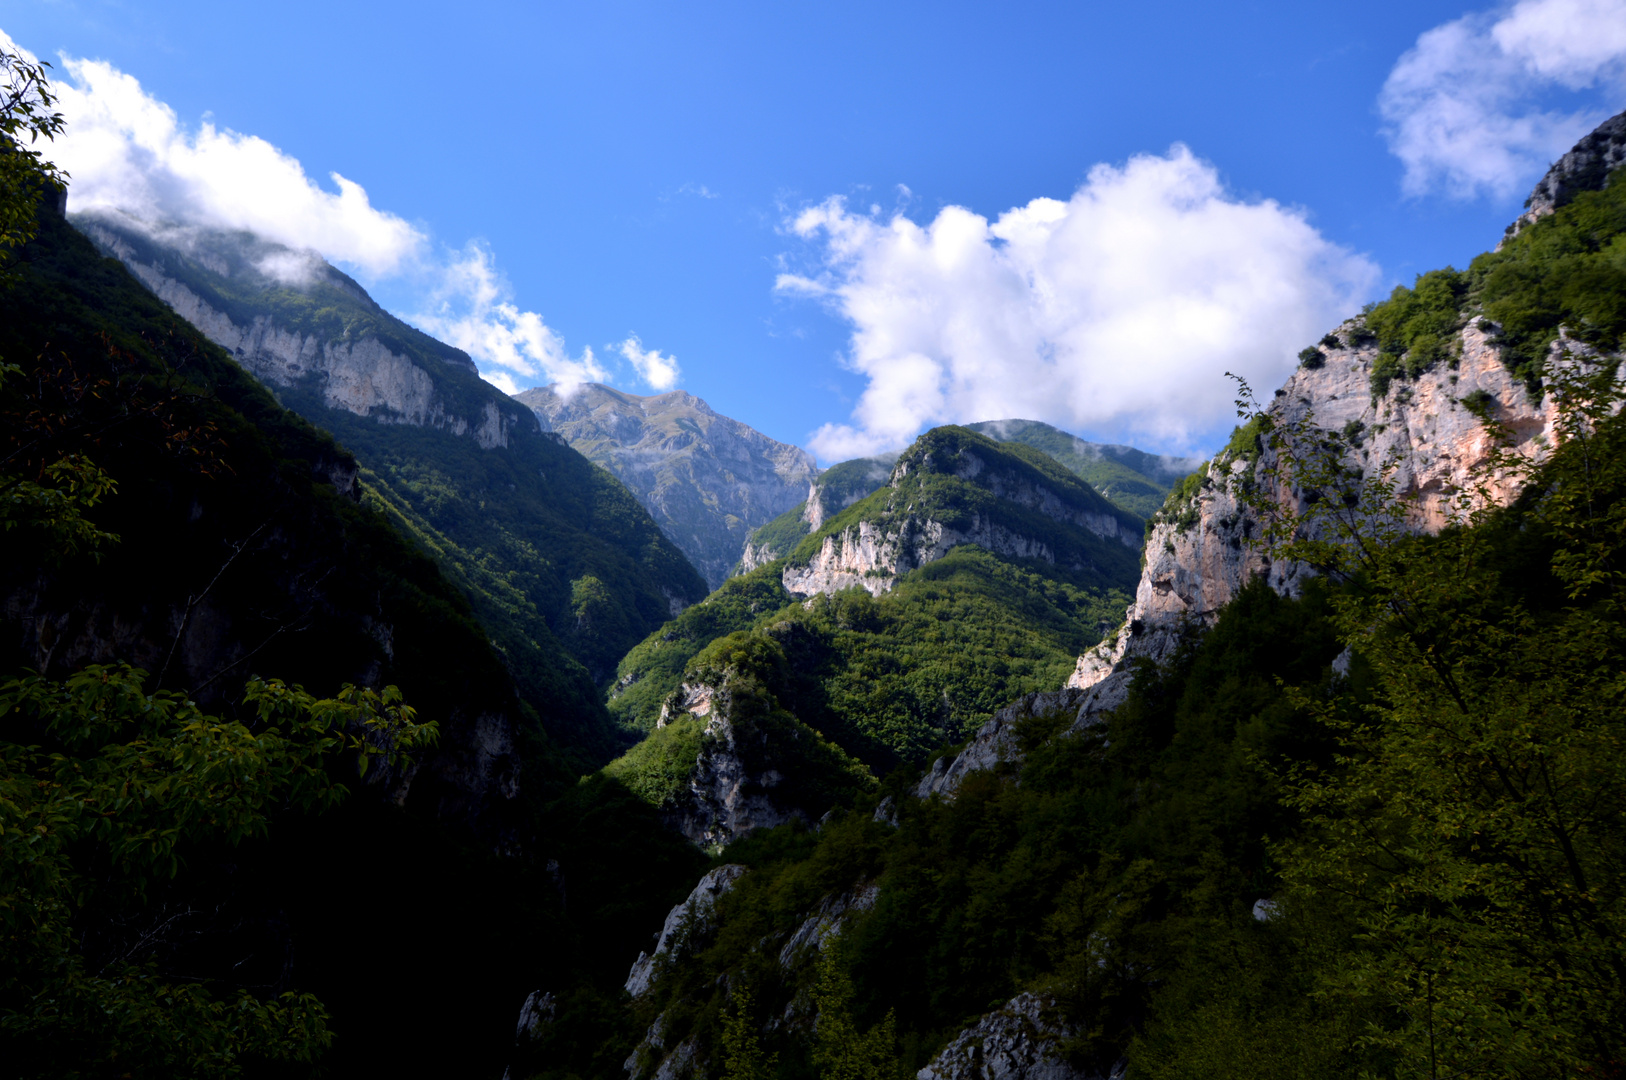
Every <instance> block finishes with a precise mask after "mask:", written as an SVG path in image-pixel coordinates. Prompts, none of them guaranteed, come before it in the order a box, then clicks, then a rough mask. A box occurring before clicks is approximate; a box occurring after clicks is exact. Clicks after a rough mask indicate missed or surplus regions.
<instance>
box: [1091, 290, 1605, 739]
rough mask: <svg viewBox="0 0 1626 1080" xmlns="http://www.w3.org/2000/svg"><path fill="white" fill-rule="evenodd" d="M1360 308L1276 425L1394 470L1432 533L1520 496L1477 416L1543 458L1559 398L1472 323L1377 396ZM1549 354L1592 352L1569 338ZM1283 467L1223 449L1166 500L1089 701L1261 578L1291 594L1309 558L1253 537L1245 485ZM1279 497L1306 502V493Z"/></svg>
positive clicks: (1300, 382)
mask: <svg viewBox="0 0 1626 1080" xmlns="http://www.w3.org/2000/svg"><path fill="white" fill-rule="evenodd" d="M1362 330H1363V327H1362V324H1361V321H1360V320H1359V319H1352V320H1350V321H1348V322H1346V323H1344V324H1343V325H1342V326H1340V327H1339V328H1338V330H1337V331H1335V333H1334V334H1333V335H1330V337H1332V338H1336V339H1337V341H1338V342H1339V344H1338V345H1336V346H1333V345H1328V346H1326V347H1324V349H1323V351H1322V356H1323V360H1322V362H1321V364H1320V365H1319V366H1317V367H1314V368H1302V367H1301V368H1300V369H1299V370H1297V371H1296V372H1294V374H1293V375H1292V376H1291V377H1289V378H1288V380H1287V382H1286V384H1284V385H1283V387H1282V388H1281V389H1280V390H1278V391H1277V392H1276V396H1275V399H1274V402H1273V404H1272V405H1271V407H1270V414H1271V415H1272V417H1273V418H1274V419H1275V422H1276V424H1277V427H1278V429H1280V430H1284V431H1291V430H1294V429H1295V426H1297V425H1304V424H1310V425H1313V426H1314V427H1315V428H1317V429H1320V430H1321V431H1323V432H1328V433H1332V434H1333V435H1334V436H1335V438H1336V439H1337V440H1339V441H1341V443H1342V444H1343V447H1344V450H1343V456H1344V461H1345V463H1346V464H1347V465H1349V466H1351V467H1353V468H1355V469H1357V470H1358V471H1359V473H1360V475H1361V476H1362V477H1363V478H1364V479H1366V480H1371V479H1374V478H1376V477H1377V475H1378V474H1379V472H1380V471H1381V470H1388V473H1387V475H1388V479H1389V480H1390V482H1391V483H1392V484H1393V489H1394V493H1395V494H1396V495H1398V496H1400V497H1403V498H1407V499H1409V500H1410V501H1411V524H1412V526H1413V527H1415V528H1417V529H1418V530H1420V531H1426V532H1435V531H1438V530H1439V529H1440V528H1442V527H1443V526H1444V525H1446V524H1447V523H1448V522H1449V521H1451V520H1452V519H1453V517H1454V515H1455V514H1456V513H1457V512H1458V504H1459V500H1460V499H1461V498H1463V497H1464V494H1465V493H1468V494H1470V495H1471V493H1472V492H1473V490H1474V489H1475V488H1476V487H1478V488H1481V489H1483V491H1484V492H1485V493H1486V494H1487V495H1488V496H1489V497H1490V498H1491V499H1492V500H1493V501H1496V502H1500V503H1505V502H1507V501H1508V500H1510V499H1511V498H1513V496H1514V495H1516V494H1517V491H1516V487H1515V483H1514V481H1513V480H1512V479H1511V478H1510V477H1506V476H1492V477H1487V476H1484V475H1483V473H1484V469H1485V466H1486V464H1487V462H1488V461H1489V460H1490V457H1491V453H1492V451H1493V449H1494V448H1495V441H1494V439H1495V437H1494V435H1493V433H1492V431H1491V430H1490V428H1489V427H1488V426H1487V425H1486V423H1485V420H1484V418H1483V415H1482V414H1485V413H1486V412H1487V411H1488V412H1489V413H1493V414H1494V416H1495V418H1496V420H1497V422H1498V423H1499V424H1501V425H1502V427H1503V428H1504V430H1506V431H1507V432H1508V433H1510V434H1511V435H1512V437H1513V440H1514V447H1515V449H1516V451H1517V452H1518V453H1521V454H1524V455H1537V454H1540V453H1542V452H1543V449H1544V447H1546V446H1550V445H1552V442H1553V439H1554V430H1553V424H1554V421H1555V419H1556V416H1557V412H1556V406H1555V405H1554V403H1553V400H1552V398H1551V396H1550V395H1549V396H1547V397H1544V398H1543V399H1542V400H1541V401H1540V402H1535V401H1532V399H1531V395H1530V393H1529V391H1528V389H1527V388H1526V387H1525V386H1524V384H1523V383H1521V382H1520V381H1519V380H1517V379H1515V378H1514V376H1513V374H1512V373H1511V372H1510V371H1509V370H1508V368H1507V367H1506V366H1505V365H1504V364H1503V363H1502V359H1501V356H1500V349H1499V347H1498V346H1497V344H1496V342H1495V336H1496V327H1495V326H1494V325H1492V324H1490V323H1488V322H1486V321H1485V320H1482V319H1474V320H1470V322H1469V323H1468V325H1466V326H1465V327H1463V328H1462V330H1461V331H1460V332H1459V334H1458V345H1459V347H1460V352H1459V353H1458V358H1457V363H1456V366H1455V367H1454V368H1453V367H1450V366H1448V365H1445V364H1441V365H1438V366H1437V367H1436V368H1434V369H1432V370H1429V371H1426V372H1424V373H1422V374H1421V375H1419V376H1418V377H1417V378H1416V379H1413V380H1407V381H1402V380H1399V379H1396V380H1394V381H1393V382H1392V383H1391V384H1390V385H1389V387H1388V389H1387V392H1386V393H1384V394H1383V395H1382V396H1381V397H1376V396H1374V394H1373V392H1372V381H1371V376H1372V365H1373V363H1374V361H1375V360H1376V359H1377V346H1376V344H1375V343H1373V342H1372V341H1371V340H1370V339H1369V338H1368V337H1366V336H1365V335H1364V334H1363V332H1362ZM1553 349H1554V353H1555V355H1557V354H1560V353H1562V352H1564V351H1569V352H1570V353H1572V354H1575V355H1585V354H1590V353H1591V352H1592V350H1591V349H1589V348H1588V347H1587V346H1585V345H1582V344H1580V343H1578V342H1574V341H1570V340H1568V339H1564V338H1561V339H1560V340H1559V341H1558V342H1555V343H1554V346H1553ZM1275 465H1276V454H1275V451H1273V450H1271V449H1270V448H1269V447H1268V446H1266V447H1261V448H1258V449H1256V450H1254V451H1252V452H1248V453H1243V454H1240V455H1237V454H1221V455H1219V456H1218V457H1216V458H1215V459H1214V460H1213V461H1212V462H1210V463H1209V465H1208V466H1207V469H1206V471H1205V473H1204V475H1203V477H1202V481H1201V483H1200V484H1199V485H1198V487H1197V489H1196V490H1195V491H1194V492H1193V493H1192V495H1191V496H1190V498H1189V500H1188V501H1187V503H1186V504H1184V505H1182V506H1177V507H1170V508H1167V509H1166V510H1165V511H1164V512H1163V513H1162V514H1160V515H1159V519H1157V520H1156V524H1155V525H1154V527H1153V529H1152V532H1151V535H1150V536H1149V537H1148V539H1147V546H1146V561H1145V568H1144V570H1143V571H1142V574H1141V580H1140V584H1139V585H1138V586H1137V588H1136V590H1135V602H1134V604H1132V605H1131V606H1130V608H1129V610H1128V612H1127V613H1126V616H1125V619H1124V624H1123V626H1122V627H1121V628H1120V629H1119V631H1118V633H1117V634H1115V635H1114V636H1112V637H1110V638H1108V639H1107V640H1106V641H1104V642H1102V643H1101V644H1100V645H1098V646H1096V647H1095V648H1094V649H1091V650H1089V651H1088V652H1086V653H1085V654H1084V655H1083V656H1081V657H1079V660H1078V666H1077V668H1076V669H1075V670H1074V672H1073V675H1072V677H1071V678H1069V679H1068V682H1067V685H1068V686H1070V687H1075V688H1078V689H1081V690H1094V691H1095V693H1096V695H1097V697H1096V700H1095V703H1094V709H1096V710H1104V709H1110V708H1112V707H1114V706H1116V705H1117V704H1119V703H1121V702H1122V700H1123V697H1124V695H1125V693H1126V692H1127V689H1128V679H1129V671H1128V669H1129V667H1130V665H1129V664H1128V663H1126V661H1130V660H1133V659H1135V658H1138V657H1143V658H1146V659H1149V660H1153V661H1162V660H1164V659H1166V658H1167V657H1168V656H1169V655H1170V654H1171V653H1172V652H1173V650H1174V648H1175V647H1176V646H1177V645H1178V643H1179V641H1180V639H1181V636H1182V635H1183V634H1184V633H1186V632H1188V631H1192V630H1201V629H1204V628H1206V627H1208V626H1210V625H1212V624H1213V622H1214V620H1215V619H1216V618H1217V617H1218V615H1219V612H1220V609H1221V608H1223V607H1224V606H1225V605H1226V604H1227V603H1229V602H1230V601H1231V599H1232V598H1234V597H1235V596H1236V595H1237V593H1238V592H1240V591H1241V589H1242V587H1243V586H1244V585H1246V584H1247V583H1248V582H1249V581H1250V580H1252V579H1253V578H1254V577H1256V576H1264V577H1265V578H1266V579H1267V580H1268V581H1269V582H1270V584H1271V586H1272V587H1273V588H1275V589H1276V590H1278V591H1279V592H1282V593H1284V594H1287V595H1294V594H1296V593H1297V591H1298V589H1299V587H1300V586H1301V585H1302V582H1303V579H1304V576H1305V575H1306V574H1307V573H1309V571H1308V570H1307V568H1305V567H1303V566H1301V565H1299V564H1296V563H1291V562H1281V561H1275V562H1273V561H1272V560H1271V558H1270V556H1269V555H1268V553H1266V552H1265V551H1264V550H1263V549H1262V548H1260V547H1259V546H1257V545H1256V543H1254V541H1256V540H1257V539H1258V538H1259V537H1260V536H1261V530H1262V528H1263V522H1262V521H1261V520H1260V519H1259V516H1258V513H1257V512H1256V511H1255V510H1254V509H1253V508H1252V507H1251V506H1250V505H1248V503H1247V502H1246V501H1244V500H1243V499H1242V498H1241V497H1240V495H1239V491H1240V489H1241V487H1242V485H1243V484H1244V483H1245V482H1247V481H1250V480H1251V481H1252V482H1253V483H1256V484H1265V483H1268V482H1270V477H1271V471H1272V469H1273V468H1274V466H1275ZM1276 497H1277V498H1278V499H1279V500H1280V501H1282V502H1284V504H1285V505H1287V506H1289V507H1290V508H1291V509H1294V510H1303V509H1304V507H1305V505H1306V502H1305V498H1306V495H1305V493H1304V492H1302V491H1282V492H1278V493H1277V495H1276Z"/></svg>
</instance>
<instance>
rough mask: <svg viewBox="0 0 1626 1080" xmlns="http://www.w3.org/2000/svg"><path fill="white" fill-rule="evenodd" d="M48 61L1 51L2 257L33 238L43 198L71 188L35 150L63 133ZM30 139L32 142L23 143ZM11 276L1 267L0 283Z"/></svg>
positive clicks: (0, 252)
mask: <svg viewBox="0 0 1626 1080" xmlns="http://www.w3.org/2000/svg"><path fill="white" fill-rule="evenodd" d="M50 66H51V65H50V64H48V63H43V62H40V63H36V62H33V61H31V60H30V59H28V58H27V57H26V56H23V55H22V54H20V53H15V52H7V51H5V50H4V49H0V254H3V253H4V252H5V250H7V249H11V248H17V247H20V246H22V245H23V244H26V243H27V242H28V241H30V240H32V239H33V238H34V234H35V233H36V232H37V231H38V229H39V226H38V223H37V221H36V219H35V213H36V208H37V207H38V205H39V200H40V196H41V195H42V194H43V193H44V192H45V191H46V189H47V188H48V187H49V188H52V189H62V188H65V187H67V183H68V174H67V173H65V172H63V171H62V170H61V169H59V168H57V166H56V165H55V164H53V163H52V162H51V161H49V160H47V159H46V157H45V156H44V154H42V153H41V152H40V151H39V150H38V149H36V148H35V144H37V143H38V142H39V140H40V139H42V138H43V139H47V140H50V139H54V138H56V136H57V135H58V134H59V133H61V131H62V125H63V119H62V114H61V113H59V112H55V111H53V106H54V105H55V104H56V95H55V94H53V93H52V92H51V84H50V82H49V80H47V79H46V77H45V69H47V68H49V67H50ZM25 137H26V139H27V143H26V144H25V143H24V142H23V139H24V138H25ZM10 280H12V279H11V277H10V273H9V272H8V271H5V270H3V269H0V283H7V282H9V281H10Z"/></svg>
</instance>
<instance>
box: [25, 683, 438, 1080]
mask: <svg viewBox="0 0 1626 1080" xmlns="http://www.w3.org/2000/svg"><path fill="white" fill-rule="evenodd" d="M145 678H146V673H145V672H142V671H140V670H138V669H136V668H132V667H129V666H125V665H119V666H93V667H89V668H86V669H85V670H84V671H81V672H79V673H77V674H75V675H73V676H71V677H70V678H68V679H67V680H66V681H64V682H61V683H58V682H53V681H50V680H47V679H44V678H41V677H39V676H37V675H28V676H24V677H22V678H18V679H13V680H11V681H10V682H8V683H6V684H4V686H0V939H3V945H0V1043H3V1044H4V1045H5V1047H6V1054H5V1058H6V1065H5V1068H6V1072H7V1074H8V1075H12V1076H19V1077H32V1076H38V1077H60V1076H79V1075H99V1074H102V1073H104V1072H106V1073H112V1074H117V1075H124V1076H131V1077H149V1076H150V1077H231V1076H237V1075H240V1074H241V1073H242V1071H243V1069H244V1066H245V1064H246V1063H247V1062H249V1061H252V1060H254V1059H263V1060H268V1061H278V1062H284V1063H309V1062H311V1061H313V1060H314V1059H315V1058H316V1057H318V1056H319V1055H320V1054H321V1052H322V1051H323V1050H324V1049H326V1047H327V1046H328V1045H329V1043H330V1042H331V1040H332V1035H331V1033H330V1032H329V1031H328V1029H327V1024H326V1020H327V1014H326V1011H325V1010H324V1009H323V1007H322V1005H321V1003H320V1002H319V1001H317V1000H316V999H315V998H314V997H313V996H311V995H310V994H302V993H296V992H292V991H290V992H286V993H283V994H281V995H280V996H276V997H273V998H270V999H266V1000H262V999H261V998H258V997H256V996H254V995H253V994H251V993H249V992H248V991H247V990H244V989H238V990H236V992H235V993H231V994H229V995H225V996H222V995H218V994H216V993H214V992H213V991H212V990H211V988H210V987H209V986H208V985H207V984H204V983H200V982H196V981H190V980H187V979H181V978H176V977H173V976H171V975H169V974H167V973H166V972H165V971H164V970H163V969H162V967H161V965H160V964H159V962H158V961H157V959H156V958H155V957H156V952H157V949H158V946H159V945H160V944H162V943H163V940H164V936H165V934H166V924H165V920H164V919H163V917H162V913H161V912H154V911H152V910H151V907H150V905H149V903H148V901H149V899H150V897H151V896H152V894H153V893H154V892H155V891H156V890H157V889H159V888H160V887H161V886H162V885H163V884H164V883H165V882H166V881H168V880H170V879H173V878H175V877H176V875H177V874H178V873H180V872H181V871H182V870H183V868H184V867H185V865H186V862H187V858H188V855H189V853H192V852H195V851H197V850H198V849H199V848H200V847H202V846H204V845H210V844H215V845H218V844H223V845H225V846H227V847H234V846H237V845H239V844H241V843H242V842H243V841H245V840H249V839H252V838H255V837H259V836H263V835H264V834H265V832H266V830H267V828H268V826H269V824H270V823H271V821H272V819H273V817H275V816H277V815H279V814H282V813H286V812H290V811H292V812H314V811H320V810H321V809H323V808H326V807H330V806H332V805H334V804H335V803H337V802H338V801H339V800H340V799H341V798H343V796H344V794H345V788H344V787H343V786H342V785H341V784H339V783H338V782H337V781H336V780H335V779H334V778H333V777H332V776H331V775H330V772H329V764H330V759H331V758H332V757H333V756H334V755H336V754H338V753H341V752H345V751H348V752H351V753H354V754H355V755H356V759H357V761H358V763H359V767H360V768H361V769H362V771H364V772H365V770H366V769H367V763H368V762H369V761H370V760H372V759H374V758H376V757H384V758H386V759H394V758H397V757H400V756H402V755H404V754H406V753H407V752H408V751H410V750H412V749H415V748H417V747H420V746H424V745H427V744H429V743H431V742H432V741H433V740H434V738H435V736H436V726H435V724H434V723H433V722H429V723H419V722H418V721H417V720H416V718H415V716H414V714H413V710H412V709H411V708H410V707H409V706H407V705H406V704H404V703H403V702H402V700H401V697H400V693H399V691H397V690H396V689H395V688H394V687H388V688H386V689H385V690H383V691H382V692H375V691H372V690H365V689H358V688H356V687H353V686H345V687H344V688H343V689H342V690H341V691H340V692H339V694H338V695H337V696H336V697H334V698H329V699H323V700H318V699H316V698H314V697H312V696H311V695H310V694H308V693H306V692H305V691H304V690H302V689H300V688H299V687H297V686H295V687H290V686H286V685H284V684H282V683H280V682H277V681H274V680H272V681H263V680H259V679H254V680H251V681H250V682H249V684H248V686H247V688H246V690H245V694H244V698H245V702H246V704H248V705H249V706H250V707H251V709H252V710H253V713H254V716H255V721H254V723H253V724H252V726H251V725H249V724H244V723H242V722H239V721H232V720H223V719H221V718H218V717H214V716H209V715H206V714H204V713H203V712H202V711H200V710H199V709H198V707H197V706H196V705H195V704H193V703H192V702H191V701H189V700H187V698H186V697H185V696H184V695H182V694H179V693H173V692H165V691H160V692H156V693H152V694H148V693H146V692H145V691H144V690H143V689H142V685H143V682H144V681H145ZM92 908H94V909H95V910H96V911H98V912H100V913H101V914H102V916H103V918H104V919H105V917H106V915H107V913H108V912H110V911H112V912H118V913H120V920H119V924H120V925H121V926H122V927H123V932H122V933H114V934H107V933H102V934H99V935H98V934H93V933H90V930H91V928H90V927H88V926H87V925H86V922H85V919H84V918H82V916H83V915H84V913H85V912H86V911H87V909H92Z"/></svg>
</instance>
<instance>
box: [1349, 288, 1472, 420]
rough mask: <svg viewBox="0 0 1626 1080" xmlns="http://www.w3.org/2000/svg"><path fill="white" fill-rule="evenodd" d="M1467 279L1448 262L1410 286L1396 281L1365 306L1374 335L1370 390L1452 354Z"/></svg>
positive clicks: (1381, 389)
mask: <svg viewBox="0 0 1626 1080" xmlns="http://www.w3.org/2000/svg"><path fill="white" fill-rule="evenodd" d="M1468 289H1469V282H1468V278H1467V276H1466V275H1464V274H1460V273H1458V272H1457V271H1455V270H1453V269H1452V268H1451V267H1449V266H1448V267H1446V268H1445V269H1444V270H1430V271H1429V272H1428V273H1426V274H1419V275H1418V276H1417V281H1416V282H1415V284H1414V285H1413V286H1412V287H1411V288H1409V289H1408V288H1406V287H1405V286H1404V285H1396V286H1395V289H1394V292H1392V293H1390V294H1389V299H1388V300H1386V301H1384V302H1383V303H1381V304H1376V305H1374V306H1372V307H1371V308H1369V309H1368V310H1367V311H1366V313H1365V314H1366V320H1365V325H1366V329H1367V330H1368V331H1370V332H1371V333H1372V334H1374V335H1376V337H1377V339H1378V357H1377V359H1376V360H1374V361H1373V362H1372V395H1373V397H1379V398H1380V397H1383V396H1384V394H1386V393H1388V390H1389V383H1390V382H1392V381H1393V380H1394V379H1395V378H1397V377H1399V378H1405V379H1415V378H1416V377H1417V376H1418V375H1420V374H1422V373H1423V372H1425V371H1427V370H1428V369H1429V368H1431V367H1433V366H1434V365H1435V364H1437V363H1439V362H1440V361H1441V360H1445V359H1448V358H1450V357H1451V356H1452V348H1453V344H1454V342H1455V335H1456V332H1457V329H1458V328H1459V327H1460V326H1461V325H1462V321H1463V320H1462V306H1463V302H1464V299H1465V298H1466V296H1467V293H1468Z"/></svg>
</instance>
